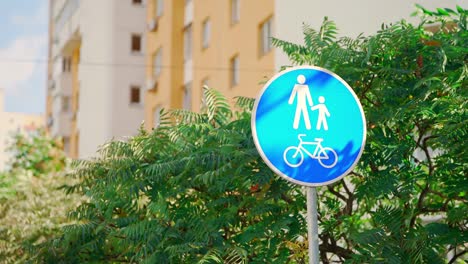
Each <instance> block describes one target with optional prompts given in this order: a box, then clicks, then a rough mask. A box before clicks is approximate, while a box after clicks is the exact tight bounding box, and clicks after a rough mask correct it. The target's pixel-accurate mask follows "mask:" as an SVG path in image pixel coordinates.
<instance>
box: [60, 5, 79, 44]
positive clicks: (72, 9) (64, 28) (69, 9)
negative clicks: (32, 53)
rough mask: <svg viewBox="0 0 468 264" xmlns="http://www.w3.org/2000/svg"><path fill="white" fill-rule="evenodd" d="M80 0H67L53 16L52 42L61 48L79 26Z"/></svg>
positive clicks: (71, 37)
mask: <svg viewBox="0 0 468 264" xmlns="http://www.w3.org/2000/svg"><path fill="white" fill-rule="evenodd" d="M80 2H81V0H67V1H66V2H65V4H64V5H63V7H62V9H61V10H60V11H59V12H58V14H57V15H56V16H55V21H54V44H56V45H58V47H59V48H60V49H61V48H62V47H64V45H65V44H66V43H67V42H69V41H70V40H72V39H73V36H74V33H75V32H76V31H77V29H78V26H79V19H78V10H79V7H80Z"/></svg>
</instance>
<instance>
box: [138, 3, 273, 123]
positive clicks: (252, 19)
mask: <svg viewBox="0 0 468 264" xmlns="http://www.w3.org/2000/svg"><path fill="white" fill-rule="evenodd" d="M155 3H156V0H148V14H147V20H148V22H150V21H151V20H152V19H154V18H155V14H154V5H155ZM188 10H191V9H188ZM273 12H274V0H258V1H245V0H244V1H243V0H241V4H240V21H239V22H238V23H235V24H232V23H231V1H228V0H225V1H219V0H193V14H185V1H184V0H175V1H168V0H165V1H164V12H163V14H162V16H161V17H160V18H159V20H158V29H157V31H156V32H150V33H148V55H147V57H146V63H147V66H148V67H147V72H146V76H147V79H148V80H151V79H152V78H153V73H152V70H153V67H152V66H153V65H152V64H153V62H152V61H153V56H154V53H155V52H156V51H157V49H159V48H161V47H162V49H163V56H162V57H163V59H162V61H163V62H162V64H163V65H164V68H163V69H162V73H161V75H160V77H159V78H158V89H157V91H149V92H148V93H147V96H146V101H145V121H146V128H147V129H151V128H152V127H153V124H154V118H153V117H154V110H155V109H156V108H157V107H158V106H162V107H164V108H181V107H182V101H183V92H184V88H183V87H184V84H185V83H184V79H185V81H191V87H192V91H191V93H192V95H191V97H192V100H191V106H192V107H191V110H194V111H199V110H200V105H201V99H202V83H203V81H204V80H206V79H208V82H209V86H210V87H212V88H215V89H217V90H219V91H221V92H222V93H223V94H224V95H226V96H227V97H228V98H232V97H234V96H239V95H241V96H249V97H254V96H255V95H256V93H257V92H258V90H259V89H260V88H261V87H262V82H263V81H265V80H267V79H268V78H270V77H271V76H272V75H273V74H274V72H275V70H274V50H271V51H270V52H269V53H267V54H265V55H260V25H261V24H262V23H263V22H264V21H266V20H267V19H269V18H272V17H273ZM184 18H185V20H190V19H192V18H193V19H192V20H191V27H192V62H191V65H190V63H189V64H187V65H188V66H187V65H184V58H183V54H184V45H183V44H184V34H183V33H184V27H185V25H184ZM207 19H209V20H210V24H211V34H210V35H211V37H210V40H209V45H208V47H207V48H203V46H202V30H203V22H204V21H206V20H207ZM235 55H238V56H239V63H240V66H239V68H240V71H239V84H238V85H236V86H234V87H231V83H230V80H231V72H230V64H231V59H232V58H233V57H234V56H235ZM184 66H185V67H184ZM184 71H185V72H184ZM184 73H185V76H184Z"/></svg>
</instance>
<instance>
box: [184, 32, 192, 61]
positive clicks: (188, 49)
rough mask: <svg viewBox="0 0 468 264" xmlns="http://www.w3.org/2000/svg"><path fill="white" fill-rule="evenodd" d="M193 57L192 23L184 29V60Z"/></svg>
mask: <svg viewBox="0 0 468 264" xmlns="http://www.w3.org/2000/svg"><path fill="white" fill-rule="evenodd" d="M191 59H192V24H189V25H188V26H187V27H185V30H184V61H188V60H191Z"/></svg>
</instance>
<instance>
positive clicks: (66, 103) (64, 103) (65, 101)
mask: <svg viewBox="0 0 468 264" xmlns="http://www.w3.org/2000/svg"><path fill="white" fill-rule="evenodd" d="M69 110H70V96H64V97H62V111H63V112H68V111H69Z"/></svg>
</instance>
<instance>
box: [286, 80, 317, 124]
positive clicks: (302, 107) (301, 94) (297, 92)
mask: <svg viewBox="0 0 468 264" xmlns="http://www.w3.org/2000/svg"><path fill="white" fill-rule="evenodd" d="M305 81H306V79H305V76H304V75H302V74H300V75H299V76H297V82H298V84H296V85H294V88H293V91H292V93H291V96H290V97H289V101H288V103H289V104H292V103H293V102H294V99H296V98H297V100H296V101H297V105H296V115H295V116H294V123H293V128H294V129H298V128H299V120H300V119H301V115H302V118H303V119H304V123H305V126H306V129H311V125H310V119H309V111H308V107H307V104H308V105H309V106H310V107H312V106H313V105H314V103H313V102H312V97H311V96H310V90H309V86H308V85H306V84H304V83H305Z"/></svg>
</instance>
